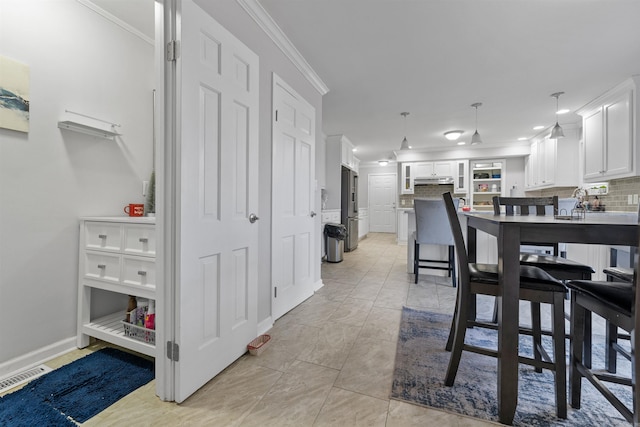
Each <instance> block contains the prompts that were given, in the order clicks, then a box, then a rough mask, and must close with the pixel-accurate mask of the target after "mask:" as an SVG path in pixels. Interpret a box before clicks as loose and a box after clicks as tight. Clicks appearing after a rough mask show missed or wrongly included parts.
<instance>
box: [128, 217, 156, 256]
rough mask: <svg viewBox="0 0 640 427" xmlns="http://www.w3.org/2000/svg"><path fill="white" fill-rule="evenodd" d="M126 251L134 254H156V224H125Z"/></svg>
mask: <svg viewBox="0 0 640 427" xmlns="http://www.w3.org/2000/svg"><path fill="white" fill-rule="evenodd" d="M123 229H124V252H125V253H128V254H134V255H148V256H155V255H156V230H155V226H152V225H142V224H136V225H133V224H126V225H125V226H124V228H123Z"/></svg>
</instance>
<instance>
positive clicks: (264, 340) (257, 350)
mask: <svg viewBox="0 0 640 427" xmlns="http://www.w3.org/2000/svg"><path fill="white" fill-rule="evenodd" d="M270 340H271V336H270V335H267V334H264V335H260V336H259V337H257V338H255V339H254V340H253V341H251V342H250V343H249V344H247V350H249V354H251V355H252V356H260V354H261V353H262V352H263V351H265V350H266V349H267V346H268V344H269V341H270Z"/></svg>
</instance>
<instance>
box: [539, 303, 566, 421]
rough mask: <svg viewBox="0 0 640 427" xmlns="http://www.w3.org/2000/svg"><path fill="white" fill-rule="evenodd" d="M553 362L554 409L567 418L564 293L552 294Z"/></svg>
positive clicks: (561, 416)
mask: <svg viewBox="0 0 640 427" xmlns="http://www.w3.org/2000/svg"><path fill="white" fill-rule="evenodd" d="M538 309H540V305H539V304H538ZM552 332H553V362H554V364H555V371H554V375H555V378H556V411H557V415H558V418H567V364H566V350H565V336H564V294H562V293H559V292H557V293H555V294H554V296H553V329H552Z"/></svg>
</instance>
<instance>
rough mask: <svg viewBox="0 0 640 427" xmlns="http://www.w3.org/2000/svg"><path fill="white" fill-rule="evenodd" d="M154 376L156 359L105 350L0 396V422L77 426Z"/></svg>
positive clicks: (20, 425) (112, 349) (115, 350)
mask: <svg viewBox="0 0 640 427" xmlns="http://www.w3.org/2000/svg"><path fill="white" fill-rule="evenodd" d="M154 377H155V374H154V363H153V361H150V360H147V359H143V358H141V357H138V356H135V355H133V354H130V353H126V352H123V351H120V350H117V349H114V348H104V349H102V350H99V351H97V352H95V353H91V354H90V355H88V356H85V357H83V358H82V359H78V360H76V361H74V362H72V363H69V364H68V365H65V366H63V367H61V368H59V369H56V370H54V371H52V372H49V373H48V374H46V375H43V376H42V377H40V378H37V379H35V380H33V381H32V382H30V383H29V384H27V385H26V386H24V387H23V388H22V389H20V390H18V391H15V392H13V393H10V394H8V395H6V396H4V397H2V398H0V425H1V426H11V427H14V426H15V427H22V426H25V427H27V426H28V427H32V426H49V427H53V426H56V427H57V426H75V425H76V424H75V423H74V422H73V421H75V422H78V423H82V422H85V421H87V420H88V419H89V418H91V417H93V416H95V415H97V414H98V413H100V412H102V411H103V410H105V409H106V408H107V407H109V406H110V405H112V404H113V403H115V402H116V401H118V400H119V399H121V398H122V397H124V396H126V395H127V394H129V393H131V392H132V391H134V390H136V389H137V388H139V387H142V386H143V385H145V384H147V383H148V382H149V381H151V380H152V379H153V378H154Z"/></svg>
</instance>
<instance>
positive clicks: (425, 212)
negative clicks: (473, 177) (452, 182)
mask: <svg viewBox="0 0 640 427" xmlns="http://www.w3.org/2000/svg"><path fill="white" fill-rule="evenodd" d="M458 202H459V199H454V204H455V206H456V209H457V206H458ZM413 208H414V210H415V217H416V231H415V233H414V234H413V237H414V239H415V240H414V242H415V243H414V251H413V274H414V275H415V283H418V275H419V273H420V269H421V268H426V269H432V270H445V271H447V274H448V276H449V277H451V283H452V284H453V287H455V286H456V257H455V252H454V248H453V236H452V235H451V229H450V228H449V221H448V220H447V211H446V210H445V208H444V203H443V201H442V200H441V199H414V202H413ZM420 245H443V246H446V247H447V259H446V260H442V259H428V258H420ZM443 264H444V265H443Z"/></svg>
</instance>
